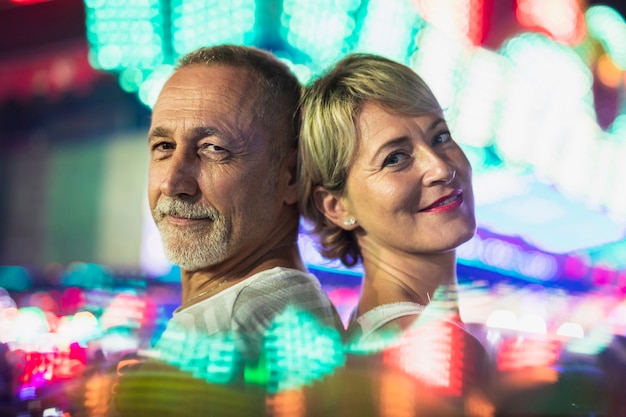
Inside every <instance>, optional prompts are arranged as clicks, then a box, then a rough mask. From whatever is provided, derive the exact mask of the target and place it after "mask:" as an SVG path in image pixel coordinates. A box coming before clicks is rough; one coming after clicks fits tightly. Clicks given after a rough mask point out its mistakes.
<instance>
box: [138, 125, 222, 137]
mask: <svg viewBox="0 0 626 417" xmlns="http://www.w3.org/2000/svg"><path fill="white" fill-rule="evenodd" d="M171 132H172V131H171V130H170V129H168V128H165V127H162V126H156V127H155V128H154V129H152V130H150V132H149V133H148V140H151V139H152V138H168V137H171V135H172V133H171ZM190 136H191V137H192V138H194V139H199V138H204V137H207V136H220V134H219V131H218V130H217V129H216V128H214V127H204V126H199V127H194V128H193V129H191V134H190Z"/></svg>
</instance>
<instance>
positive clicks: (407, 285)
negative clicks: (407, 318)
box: [358, 244, 457, 315]
mask: <svg viewBox="0 0 626 417" xmlns="http://www.w3.org/2000/svg"><path fill="white" fill-rule="evenodd" d="M361 254H362V256H363V269H364V272H365V274H364V277H363V284H362V288H361V297H360V300H359V307H358V310H359V311H358V314H359V315H361V314H363V313H365V312H367V311H369V310H371V309H372V308H374V307H376V306H379V305H382V304H390V303H395V302H402V301H410V302H414V303H418V304H422V305H427V304H428V303H429V302H430V301H431V299H432V298H433V296H434V294H435V291H436V290H437V289H438V288H440V287H442V286H445V289H446V290H449V291H450V297H454V300H450V301H455V305H456V284H457V279H456V253H455V251H448V252H442V253H434V254H415V253H406V252H400V251H397V250H391V249H388V248H380V247H371V245H367V244H364V245H361ZM439 295H441V292H440V293H439Z"/></svg>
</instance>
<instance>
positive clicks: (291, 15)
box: [280, 0, 361, 68]
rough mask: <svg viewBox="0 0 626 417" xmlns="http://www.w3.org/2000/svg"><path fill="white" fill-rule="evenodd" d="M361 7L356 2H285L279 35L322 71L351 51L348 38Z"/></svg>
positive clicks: (323, 0)
mask: <svg viewBox="0 0 626 417" xmlns="http://www.w3.org/2000/svg"><path fill="white" fill-rule="evenodd" d="M360 5H361V2H360V1H359V0H319V1H305V0H285V1H284V2H283V10H282V14H281V17H280V22H281V29H280V35H281V37H282V38H283V39H284V40H286V41H287V43H288V44H289V45H291V46H293V47H294V48H296V49H298V50H300V51H301V52H304V53H305V54H307V55H308V56H309V58H310V60H311V61H312V62H313V63H314V65H316V66H317V67H318V68H325V67H326V66H328V65H329V64H330V63H332V62H333V61H335V60H336V59H337V58H338V57H339V56H340V55H342V54H344V53H346V52H349V50H351V49H352V46H351V44H350V42H349V38H350V36H351V35H352V34H353V32H354V31H355V29H356V20H355V14H356V12H357V10H358V9H359V6H360Z"/></svg>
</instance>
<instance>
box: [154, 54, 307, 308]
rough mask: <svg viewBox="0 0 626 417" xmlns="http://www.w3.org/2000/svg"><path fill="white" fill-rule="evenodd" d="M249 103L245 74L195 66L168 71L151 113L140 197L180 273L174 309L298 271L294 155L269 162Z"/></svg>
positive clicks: (251, 86)
mask: <svg viewBox="0 0 626 417" xmlns="http://www.w3.org/2000/svg"><path fill="white" fill-rule="evenodd" d="M256 96H257V87H256V79H255V76H254V75H253V74H252V73H251V72H250V71H248V70H247V69H244V68H238V67H231V66H225V65H218V64H214V65H210V66H207V65H201V64H196V65H191V66H188V67H183V68H181V69H179V70H177V71H176V72H175V73H174V74H173V75H172V77H171V78H170V79H169V80H168V81H167V82H166V84H165V86H164V87H163V89H162V91H161V94H160V96H159V99H158V100H157V102H156V104H155V106H154V110H153V115H152V124H151V127H150V132H149V137H148V143H149V149H150V166H149V184H148V197H149V202H150V208H151V211H152V214H153V217H154V220H155V222H156V224H157V226H158V228H159V230H160V232H161V235H162V239H163V243H164V247H165V250H166V254H167V255H168V257H169V258H170V260H172V262H174V263H176V264H178V265H180V266H181V270H182V286H183V301H185V300H193V302H197V301H200V300H202V299H203V298H206V297H201V296H199V294H202V293H203V292H206V291H207V289H210V288H212V287H216V286H218V285H219V286H220V288H219V290H220V291H221V290H223V289H225V288H227V287H228V286H230V285H232V284H234V283H235V282H238V281H240V280H241V279H245V278H246V277H248V276H251V275H253V274H255V273H256V272H259V271H262V270H266V269H269V268H272V267H274V266H285V267H290V268H294V269H303V268H304V267H303V265H302V262H301V260H300V257H299V254H298V251H297V246H296V245H295V241H296V237H297V228H298V214H297V210H296V207H295V202H296V198H297V194H296V193H297V189H296V181H295V164H296V155H295V152H293V153H292V154H289V155H288V156H287V157H285V158H284V159H283V160H282V161H281V162H280V164H273V163H272V160H271V154H270V146H269V145H270V140H271V137H270V135H269V134H268V133H266V132H265V131H264V129H262V128H261V127H260V124H259V123H258V122H257V121H255V117H254V114H255V113H254V108H255V105H256ZM214 293H217V291H215V292H214ZM214 293H211V294H207V296H208V295H213V294H214Z"/></svg>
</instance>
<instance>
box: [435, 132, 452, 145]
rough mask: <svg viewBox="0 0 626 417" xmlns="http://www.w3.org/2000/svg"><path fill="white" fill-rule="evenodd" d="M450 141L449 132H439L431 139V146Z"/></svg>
mask: <svg viewBox="0 0 626 417" xmlns="http://www.w3.org/2000/svg"><path fill="white" fill-rule="evenodd" d="M450 140H452V135H451V134H450V132H449V131H447V130H446V131H445V132H440V133H438V134H437V135H436V136H435V137H434V138H433V144H439V143H446V142H449V141H450Z"/></svg>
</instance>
